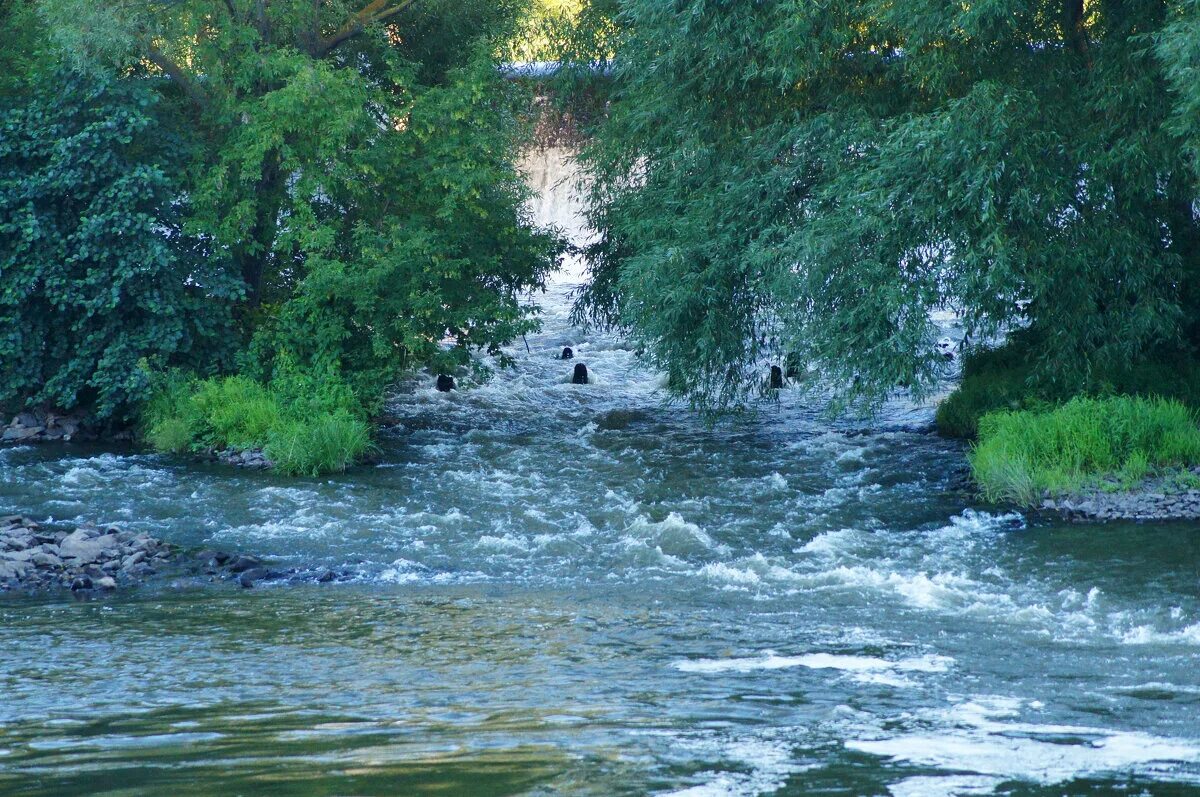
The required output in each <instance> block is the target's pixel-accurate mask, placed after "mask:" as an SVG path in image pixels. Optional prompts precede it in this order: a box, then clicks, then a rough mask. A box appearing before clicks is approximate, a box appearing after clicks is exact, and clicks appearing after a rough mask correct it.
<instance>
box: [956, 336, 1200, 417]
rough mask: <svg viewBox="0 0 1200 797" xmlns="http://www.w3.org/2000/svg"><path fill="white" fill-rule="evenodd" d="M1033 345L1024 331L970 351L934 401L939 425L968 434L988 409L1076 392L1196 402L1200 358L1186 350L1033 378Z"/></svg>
mask: <svg viewBox="0 0 1200 797" xmlns="http://www.w3.org/2000/svg"><path fill="white" fill-rule="evenodd" d="M1036 347H1037V341H1036V340H1031V336H1030V335H1029V334H1028V333H1017V334H1015V335H1013V336H1011V337H1010V338H1009V340H1008V342H1007V343H1005V345H1003V346H1001V347H999V348H996V349H981V350H977V351H975V352H972V353H971V354H969V355H968V356H967V358H966V361H965V362H964V364H963V376H962V382H961V383H960V384H959V386H958V387H957V388H956V389H955V391H954V392H953V393H951V394H950V395H949V396H948V397H946V398H945V399H944V400H942V402H941V403H939V404H938V407H937V426H938V431H939V432H940V433H941V434H943V435H945V436H947V437H958V438H964V439H970V438H973V437H975V435H976V433H977V431H978V423H979V419H980V418H981V417H983V416H984V415H986V414H987V413H989V412H992V411H994V410H1001V409H1012V410H1016V409H1032V410H1038V409H1047V408H1048V407H1049V406H1052V405H1056V404H1061V403H1063V402H1065V401H1067V400H1068V399H1070V398H1072V397H1074V396H1076V395H1085V396H1111V395H1129V396H1144V397H1159V398H1171V399H1176V400H1178V401H1180V402H1182V403H1183V404H1185V405H1188V406H1190V407H1200V361H1198V360H1197V359H1196V357H1195V356H1193V355H1191V354H1189V353H1187V352H1182V351H1171V350H1165V351H1158V352H1155V354H1154V357H1153V358H1148V359H1145V360H1142V361H1139V362H1134V363H1108V364H1106V366H1105V367H1104V368H1099V367H1098V368H1096V369H1093V371H1092V372H1091V373H1089V374H1087V375H1086V376H1085V377H1082V378H1080V379H1079V380H1077V381H1070V382H1069V381H1066V380H1062V379H1059V380H1056V381H1049V380H1038V379H1037V376H1038V372H1037V366H1036V364H1035V362H1034V355H1033V351H1035V350H1036Z"/></svg>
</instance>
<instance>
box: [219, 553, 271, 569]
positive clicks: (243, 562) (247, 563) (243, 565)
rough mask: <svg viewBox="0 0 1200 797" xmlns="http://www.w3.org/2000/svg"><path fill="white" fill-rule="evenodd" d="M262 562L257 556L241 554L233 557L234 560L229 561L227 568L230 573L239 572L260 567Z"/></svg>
mask: <svg viewBox="0 0 1200 797" xmlns="http://www.w3.org/2000/svg"><path fill="white" fill-rule="evenodd" d="M262 564H263V561H262V560H261V559H259V558H258V557H257V556H246V555H244V554H243V555H241V556H238V557H236V558H234V560H233V561H232V562H230V563H229V568H228V569H229V572H230V573H241V572H243V571H245V570H250V569H252V568H256V567H262Z"/></svg>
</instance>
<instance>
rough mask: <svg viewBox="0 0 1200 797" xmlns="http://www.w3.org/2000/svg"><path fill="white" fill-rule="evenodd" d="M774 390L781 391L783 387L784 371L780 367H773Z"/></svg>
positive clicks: (772, 382)
mask: <svg viewBox="0 0 1200 797" xmlns="http://www.w3.org/2000/svg"><path fill="white" fill-rule="evenodd" d="M770 387H771V389H772V390H780V389H781V388H782V387H783V369H782V368H780V367H779V366H778V365H772V366H771V384H770Z"/></svg>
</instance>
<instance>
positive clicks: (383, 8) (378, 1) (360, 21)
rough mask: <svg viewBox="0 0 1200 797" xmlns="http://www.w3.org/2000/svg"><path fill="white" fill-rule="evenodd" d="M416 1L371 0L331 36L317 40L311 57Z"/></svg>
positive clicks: (324, 51) (320, 55) (326, 50)
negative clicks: (390, 3) (389, 3)
mask: <svg viewBox="0 0 1200 797" xmlns="http://www.w3.org/2000/svg"><path fill="white" fill-rule="evenodd" d="M416 2H417V0H401V1H400V2H398V3H394V4H393V5H390V6H389V5H388V0H372V2H370V3H368V4H367V6H366V8H364V9H363V10H362V11H359V12H358V13H357V14H355V15H354V16H353V17H351V18H350V19H348V20H347V21H346V24H344V25H342V26H341V27H340V28H338V29H337V31H336V32H335V33H334V34H333V35H332V36H330V37H329V38H328V39H322V40H321V41H319V42H317V44H316V46H314V47H313V52H312V54H313V57H314V58H321V57H322V56H324V55H326V54H328V53H329V51H330V50H332V49H333V48H335V47H337V46H338V45H339V44H341V43H343V42H345V41H347V40H348V39H352V38H354V37H355V36H357V35H358V34H360V33H362V32H363V31H364V30H366V29H367V28H368V27H369V26H371V25H377V24H379V23H381V22H387V21H388V20H389V19H391V18H392V17H395V16H396V15H398V14H400V13H401V12H403V11H405V10H407V9H408V8H409V7H410V6H412V5H414V4H415V3H416Z"/></svg>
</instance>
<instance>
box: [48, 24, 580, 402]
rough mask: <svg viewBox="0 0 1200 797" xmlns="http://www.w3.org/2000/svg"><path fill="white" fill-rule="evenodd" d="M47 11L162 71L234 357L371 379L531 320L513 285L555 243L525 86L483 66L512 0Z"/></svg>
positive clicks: (68, 34) (492, 54)
mask: <svg viewBox="0 0 1200 797" xmlns="http://www.w3.org/2000/svg"><path fill="white" fill-rule="evenodd" d="M39 10H40V13H41V15H42V18H43V19H45V20H46V21H47V24H48V26H49V27H50V29H51V30H52V31H53V36H54V37H55V40H56V41H57V42H58V43H59V45H60V47H61V48H62V49H63V50H64V51H66V52H68V53H70V54H71V57H72V59H73V61H74V63H75V64H76V65H77V67H78V68H80V69H87V70H115V71H117V72H120V73H123V74H129V75H133V76H146V75H166V76H167V77H168V78H169V79H167V80H159V81H155V82H154V83H155V85H156V86H157V89H158V91H159V92H160V93H161V94H162V96H163V98H164V100H165V103H164V106H165V107H168V108H170V109H171V114H172V119H173V121H174V124H175V127H176V129H178V130H180V131H181V134H183V133H186V137H187V141H186V148H185V149H186V152H187V154H188V160H187V163H186V164H185V171H184V174H185V176H186V186H185V188H186V192H187V194H188V196H189V198H190V200H191V206H190V208H189V214H188V218H187V226H188V229H189V230H191V231H193V232H195V233H197V234H200V235H203V236H204V237H205V238H206V240H212V241H214V242H216V243H217V244H218V245H219V246H220V247H221V248H222V249H223V250H225V251H227V252H229V254H230V257H231V261H232V262H231V264H230V272H231V274H232V275H233V276H235V277H237V278H238V279H240V280H241V281H242V283H243V284H244V285H245V302H244V304H243V305H242V306H241V307H240V308H239V310H240V312H239V319H240V321H241V324H242V330H241V332H242V339H243V340H245V341H251V340H252V341H253V343H252V345H251V348H250V351H251V353H252V354H254V355H261V356H260V361H259V362H250V363H247V371H255V370H263V371H270V370H271V369H272V368H273V365H272V364H271V358H272V356H273V353H274V352H275V351H277V350H278V349H280V348H285V349H288V350H290V351H291V352H293V355H294V357H295V359H296V362H297V363H298V364H300V366H301V367H303V368H306V369H309V368H311V369H313V370H315V371H318V372H323V371H325V370H327V369H331V368H332V369H334V370H336V371H337V372H338V373H340V374H342V375H344V377H345V378H346V379H347V380H348V381H349V382H351V383H352V384H353V385H355V386H356V387H357V388H359V389H360V390H362V391H376V392H378V391H379V390H381V389H382V387H383V386H385V385H386V384H387V383H388V382H389V381H391V380H394V379H396V378H397V377H398V376H399V375H400V372H401V371H403V370H405V369H411V368H415V367H418V366H421V365H431V366H433V367H436V368H444V367H448V365H449V364H450V363H461V362H464V361H465V360H466V359H467V358H468V354H467V353H468V351H469V350H471V349H475V348H482V349H484V350H490V351H495V350H497V349H498V347H499V346H500V345H502V344H503V343H506V342H508V341H510V340H512V339H513V338H514V337H516V336H518V335H520V334H521V333H522V332H525V331H528V330H530V329H532V328H533V326H534V323H535V322H534V319H533V311H534V309H535V308H534V307H533V306H532V305H529V304H527V303H525V302H522V301H521V300H520V299H519V298H518V297H519V296H521V295H522V294H524V293H525V292H527V291H528V290H529V289H531V288H535V287H537V286H539V285H540V284H541V282H542V279H543V277H544V275H545V273H546V272H547V270H548V269H549V268H550V267H551V266H552V265H553V263H554V262H555V259H556V258H557V256H558V254H559V252H560V251H561V244H560V243H559V241H558V239H557V238H556V237H555V236H553V235H551V234H549V233H547V232H545V231H541V230H538V229H536V228H534V226H533V224H532V222H531V221H530V218H529V217H528V215H527V212H526V210H525V207H524V204H523V203H524V200H525V198H526V190H525V188H524V185H523V183H522V181H521V180H520V177H519V174H518V172H517V170H516V166H515V163H516V160H517V150H518V146H519V144H520V142H521V141H522V139H523V137H524V136H525V134H526V132H527V131H526V128H525V123H524V122H523V119H525V118H526V117H527V116H528V114H527V113H525V112H524V110H525V109H526V108H527V107H528V105H529V100H530V97H529V96H528V95H527V94H526V93H524V92H523V91H521V90H520V89H519V88H518V87H516V86H514V85H512V84H511V83H510V82H508V81H506V80H504V79H503V78H502V77H501V76H500V75H499V73H498V71H497V69H496V65H497V58H498V54H499V52H500V51H501V50H502V45H503V44H505V43H506V42H508V41H509V40H511V38H512V36H513V35H514V34H515V32H516V30H517V29H518V25H519V22H520V20H521V18H522V14H523V12H524V3H523V2H521V1H520V0H500V1H499V2H496V1H495V0H489V1H488V2H484V0H419V2H415V3H408V2H404V1H403V0H396V2H393V3H382V2H372V3H367V2H365V0H359V1H358V2H330V3H312V2H309V1H308V0H280V1H279V2H272V3H255V2H249V0H230V1H229V2H226V0H220V2H218V1H217V0H182V1H181V2H175V3H156V4H135V3H118V4H96V3H93V2H91V0H42V2H40V3H39ZM245 360H247V358H246V357H243V361H245Z"/></svg>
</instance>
